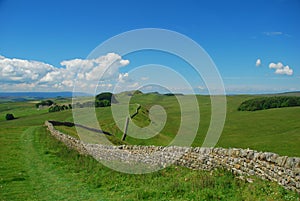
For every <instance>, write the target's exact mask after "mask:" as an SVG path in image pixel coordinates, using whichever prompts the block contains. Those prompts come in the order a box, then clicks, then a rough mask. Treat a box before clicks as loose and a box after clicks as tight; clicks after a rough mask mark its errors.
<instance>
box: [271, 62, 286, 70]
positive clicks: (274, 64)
mask: <svg viewBox="0 0 300 201" xmlns="http://www.w3.org/2000/svg"><path fill="white" fill-rule="evenodd" d="M269 68H274V69H280V68H283V64H282V63H281V62H278V63H277V64H276V63H270V64H269Z"/></svg>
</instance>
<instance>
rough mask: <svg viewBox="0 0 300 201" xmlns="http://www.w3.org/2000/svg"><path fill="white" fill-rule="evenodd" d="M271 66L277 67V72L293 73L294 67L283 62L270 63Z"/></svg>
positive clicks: (282, 73) (272, 67) (271, 67)
mask: <svg viewBox="0 0 300 201" xmlns="http://www.w3.org/2000/svg"><path fill="white" fill-rule="evenodd" d="M269 68H270V69H275V74H280V75H293V69H291V68H290V67H289V66H284V65H283V64H282V63H281V62H278V63H270V64H269Z"/></svg>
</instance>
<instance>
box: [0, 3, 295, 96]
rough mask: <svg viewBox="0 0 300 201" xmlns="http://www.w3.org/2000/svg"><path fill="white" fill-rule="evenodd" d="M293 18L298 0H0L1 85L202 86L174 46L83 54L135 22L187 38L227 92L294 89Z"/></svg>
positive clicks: (179, 89) (10, 88) (140, 26)
mask: <svg viewBox="0 0 300 201" xmlns="http://www.w3.org/2000/svg"><path fill="white" fill-rule="evenodd" d="M299 24H300V1H299V0H251V1H247V0H245V1H238V0H228V1H222V0H219V1H218V0H211V1H202V0H184V1H181V0H172V1H171V0H151V1H149V0H145V1H140V0H126V1H123V0H115V1H96V0H86V1H76V0H72V1H58V0H51V1H48V0H45V1H31V0H28V1H21V0H0V55H1V56H0V91H2V92H4V91H72V90H74V87H76V89H77V90H79V91H80V90H81V91H86V90H87V88H89V90H91V91H93V90H97V91H114V90H117V87H120V90H135V89H143V90H145V91H146V90H150V91H151V90H163V89H166V90H167V91H170V92H176V93H191V90H190V89H193V90H194V92H196V93H207V91H208V89H207V88H208V86H207V81H206V78H205V75H203V74H205V70H203V72H204V73H203V74H197V72H196V71H195V70H194V69H193V65H191V64H190V63H188V62H187V61H185V60H182V58H178V55H177V56H176V55H172V54H170V53H168V52H162V51H155V50H153V51H152V50H144V51H138V52H132V53H129V54H126V55H121V54H120V53H119V52H118V51H117V50H116V51H114V52H111V50H110V49H107V52H105V51H104V52H103V54H101V55H97V56H96V57H95V56H94V57H93V58H91V57H89V55H91V53H92V52H93V50H95V48H96V47H98V46H99V45H100V44H102V43H104V42H105V41H107V40H109V39H110V38H112V37H114V36H116V35H118V34H122V33H124V32H128V31H132V30H136V29H144V28H158V29H164V30H170V31H174V32H178V33H180V34H183V35H184V36H186V37H188V38H190V39H191V40H193V41H195V42H196V43H197V44H198V45H199V46H201V47H202V48H203V50H204V51H205V52H206V53H207V54H208V55H209V58H211V60H212V61H213V62H214V64H215V67H216V69H217V71H218V73H219V75H220V77H221V79H222V81H223V83H224V87H225V91H226V93H227V94H240V93H270V92H285V91H300V57H299V56H300V26H299ZM157 37H159V36H157ZM143 39H145V40H147V38H143ZM137 41H138V40H137ZM134 42H135V41H132V43H134ZM119 45H120V47H121V46H124V43H120V44H119ZM116 48H118V47H116ZM205 59H207V58H202V57H199V62H200V63H201V62H203V63H205ZM159 65H162V66H167V67H168V68H165V67H161V66H159ZM107 67H109V69H108V70H106V68H107ZM137 69H140V70H137ZM204 69H205V68H204ZM206 71H210V69H207V70H206ZM216 79H217V78H216ZM178 80H183V81H178ZM150 83H154V85H153V86H150ZM214 87H215V88H218V87H220V86H219V85H218V86H212V88H214ZM121 88H122V89H121Z"/></svg>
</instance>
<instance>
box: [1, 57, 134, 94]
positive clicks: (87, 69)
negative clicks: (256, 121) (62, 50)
mask: <svg viewBox="0 0 300 201" xmlns="http://www.w3.org/2000/svg"><path fill="white" fill-rule="evenodd" d="M60 64H61V65H62V66H61V67H59V68H58V67H54V66H52V65H50V64H47V63H44V62H39V61H30V60H23V59H16V58H12V59H11V58H6V57H4V56H1V55H0V86H2V88H3V87H4V86H5V89H7V90H23V91H26V90H29V88H35V89H37V90H41V89H45V90H55V88H57V89H63V90H71V89H72V87H74V83H75V80H76V82H77V84H78V85H80V86H81V87H85V86H90V87H93V86H97V82H99V81H104V80H109V79H111V80H114V79H115V80H116V81H118V78H119V77H118V76H119V68H120V67H123V66H126V65H128V64H129V61H128V60H123V59H122V58H121V56H120V55H118V54H115V53H108V54H106V55H104V56H100V57H98V58H95V59H72V60H66V61H62V62H61V63H60ZM123 77H124V79H125V77H126V75H123ZM127 77H128V74H127ZM95 83H96V84H95ZM107 86H108V85H107ZM109 86H110V85H109ZM3 89H4V88H3Z"/></svg>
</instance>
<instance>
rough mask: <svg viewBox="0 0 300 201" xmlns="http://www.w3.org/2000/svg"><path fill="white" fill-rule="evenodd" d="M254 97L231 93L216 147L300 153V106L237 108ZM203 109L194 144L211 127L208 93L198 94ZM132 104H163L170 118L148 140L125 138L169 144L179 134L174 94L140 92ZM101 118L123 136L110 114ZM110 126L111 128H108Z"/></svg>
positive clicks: (142, 117)
mask: <svg viewBox="0 0 300 201" xmlns="http://www.w3.org/2000/svg"><path fill="white" fill-rule="evenodd" d="M250 98H253V96H228V97H227V116H226V122H225V125H224V130H223V132H222V135H221V137H220V139H219V142H218V144H217V146H220V147H241V148H251V149H255V150H261V151H270V152H275V153H279V154H281V155H289V156H300V147H299V146H298V143H299V142H300V124H299V119H300V107H293V108H279V109H270V110H262V111H255V112H243V111H237V108H238V106H239V105H240V103H241V102H243V101H244V100H246V99H250ZM198 102H199V108H200V123H199V129H198V134H197V136H196V138H195V140H194V143H193V144H192V145H193V146H201V145H202V143H203V140H204V137H205V136H206V132H207V130H208V127H209V123H210V118H211V111H210V98H209V96H199V97H198ZM132 103H139V104H141V105H142V108H146V109H147V110H149V109H150V108H151V106H152V105H156V104H159V105H162V106H163V107H164V108H165V110H166V112H167V114H168V120H167V123H166V125H165V127H164V129H163V130H162V131H161V132H160V134H159V135H157V136H155V137H153V138H150V139H148V140H141V139H135V138H130V137H128V138H127V139H126V141H127V142H128V143H130V144H143V145H152V144H154V145H167V144H169V143H170V142H171V141H172V139H173V138H174V136H175V135H176V133H177V131H178V128H179V126H180V118H178V117H180V109H179V105H178V102H177V101H176V99H175V97H168V96H156V95H151V94H149V95H139V96H136V97H134V98H133V99H132ZM104 116H105V118H107V119H104V117H99V121H100V123H102V122H104V124H106V123H107V124H110V125H112V128H113V129H114V130H112V132H113V133H117V135H119V136H120V135H121V132H120V131H118V130H117V128H116V127H115V124H113V123H112V122H113V121H112V118H111V116H110V115H109V114H108V113H107V116H106V115H104ZM135 118H136V119H138V120H139V121H141V122H142V123H144V125H147V124H148V123H149V119H148V118H147V114H145V113H142V114H141V115H140V114H139V115H138V116H136V117H135ZM108 129H109V128H108Z"/></svg>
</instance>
